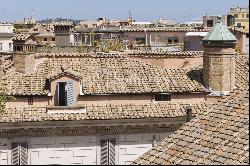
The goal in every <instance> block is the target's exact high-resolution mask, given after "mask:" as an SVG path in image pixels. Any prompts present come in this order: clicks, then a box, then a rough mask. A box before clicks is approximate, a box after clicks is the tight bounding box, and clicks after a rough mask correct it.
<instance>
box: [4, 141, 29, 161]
mask: <svg viewBox="0 0 250 166" xmlns="http://www.w3.org/2000/svg"><path fill="white" fill-rule="evenodd" d="M13 143H26V144H27V165H30V164H31V145H30V138H21V139H20V138H14V139H11V140H10V141H8V143H7V147H8V151H7V156H8V158H9V160H8V165H12V144H13Z"/></svg>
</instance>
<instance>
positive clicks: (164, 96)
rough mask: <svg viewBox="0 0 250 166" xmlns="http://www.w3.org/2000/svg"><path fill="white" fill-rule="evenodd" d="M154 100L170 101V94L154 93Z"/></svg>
mask: <svg viewBox="0 0 250 166" xmlns="http://www.w3.org/2000/svg"><path fill="white" fill-rule="evenodd" d="M155 101H171V94H168V93H161V94H156V95H155Z"/></svg>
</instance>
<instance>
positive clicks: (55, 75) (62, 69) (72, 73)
mask: <svg viewBox="0 0 250 166" xmlns="http://www.w3.org/2000/svg"><path fill="white" fill-rule="evenodd" d="M65 75H66V76H71V77H73V78H78V79H82V76H81V74H80V73H78V72H76V71H74V70H72V69H70V68H67V67H66V68H65V67H64V66H61V67H60V68H59V70H56V71H52V72H51V73H49V74H48V75H47V76H46V79H48V80H53V79H56V78H58V77H61V76H65Z"/></svg>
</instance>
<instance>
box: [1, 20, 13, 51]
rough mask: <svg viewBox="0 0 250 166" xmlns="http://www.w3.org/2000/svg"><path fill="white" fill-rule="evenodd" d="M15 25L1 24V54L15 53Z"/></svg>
mask: <svg viewBox="0 0 250 166" xmlns="http://www.w3.org/2000/svg"><path fill="white" fill-rule="evenodd" d="M12 37H14V34H13V24H2V23H0V52H11V51H13V42H12V40H11V39H12Z"/></svg>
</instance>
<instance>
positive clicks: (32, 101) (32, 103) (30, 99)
mask: <svg viewBox="0 0 250 166" xmlns="http://www.w3.org/2000/svg"><path fill="white" fill-rule="evenodd" d="M27 101H28V105H34V97H33V96H31V97H28V99H27Z"/></svg>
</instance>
